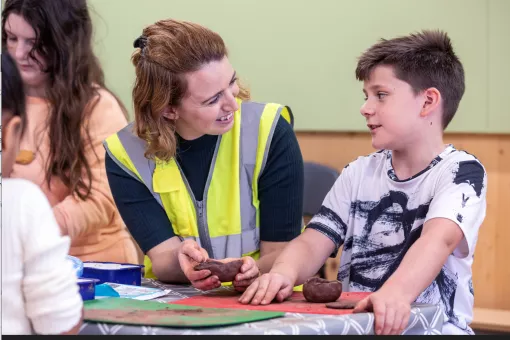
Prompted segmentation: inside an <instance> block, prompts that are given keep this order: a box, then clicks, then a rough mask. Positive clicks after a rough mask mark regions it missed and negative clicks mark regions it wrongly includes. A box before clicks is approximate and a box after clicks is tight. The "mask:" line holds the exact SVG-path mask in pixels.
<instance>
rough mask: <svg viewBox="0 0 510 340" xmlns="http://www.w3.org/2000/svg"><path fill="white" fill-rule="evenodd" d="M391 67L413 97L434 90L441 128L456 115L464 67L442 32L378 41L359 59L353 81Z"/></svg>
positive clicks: (366, 77)
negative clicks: (440, 102) (440, 103)
mask: <svg viewBox="0 0 510 340" xmlns="http://www.w3.org/2000/svg"><path fill="white" fill-rule="evenodd" d="M379 65H388V66H392V67H393V70H394V72H395V76H396V77H397V78H398V79H400V80H402V81H405V82H406V83H408V84H409V85H410V86H411V87H412V88H413V91H414V92H415V94H418V93H419V92H421V91H423V90H425V89H427V88H430V87H435V88H436V89H438V90H439V92H440V93H441V96H442V98H443V120H442V124H443V129H445V128H446V127H447V126H448V124H449V123H450V122H451V120H452V119H453V117H454V116H455V112H456V111H457V108H458V107H459V103H460V100H461V99H462V96H463V95H464V90H465V85H464V68H463V66H462V63H461V62H460V60H459V58H458V57H457V56H456V55H455V53H454V52H453V47H452V44H451V40H450V38H449V37H448V35H447V34H446V33H445V32H442V31H430V30H424V31H422V32H419V33H414V34H410V35H407V36H402V37H397V38H394V39H390V40H387V39H381V40H380V42H378V43H377V44H375V45H373V46H372V47H370V48H369V49H368V50H367V51H365V52H364V53H363V54H362V55H361V57H360V58H359V60H358V66H357V67H356V78H357V79H358V80H361V81H363V80H366V79H368V78H369V77H370V74H371V72H372V70H373V69H374V67H376V66H379Z"/></svg>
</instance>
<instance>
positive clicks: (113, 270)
mask: <svg viewBox="0 0 510 340" xmlns="http://www.w3.org/2000/svg"><path fill="white" fill-rule="evenodd" d="M143 267H144V266H143V265H138V264H131V263H115V262H92V261H87V262H83V274H82V277H87V278H93V279H98V280H99V282H98V284H101V283H104V282H112V283H121V284H125V285H133V286H140V285H141V284H142V268H143Z"/></svg>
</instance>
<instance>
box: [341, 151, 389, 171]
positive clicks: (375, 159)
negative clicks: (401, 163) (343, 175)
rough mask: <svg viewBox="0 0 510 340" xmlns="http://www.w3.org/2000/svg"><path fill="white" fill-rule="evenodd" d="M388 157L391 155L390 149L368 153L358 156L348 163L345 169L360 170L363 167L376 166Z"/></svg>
mask: <svg viewBox="0 0 510 340" xmlns="http://www.w3.org/2000/svg"><path fill="white" fill-rule="evenodd" d="M388 157H390V153H389V151H388V150H379V151H376V152H372V153H370V154H368V155H364V156H358V157H357V158H356V159H355V160H353V161H352V162H350V163H349V164H347V165H346V166H345V167H344V170H345V169H349V171H359V170H361V169H367V168H376V167H377V166H378V165H380V164H383V163H384V162H385V160H386V159H387V158H388Z"/></svg>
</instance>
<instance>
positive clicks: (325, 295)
mask: <svg viewBox="0 0 510 340" xmlns="http://www.w3.org/2000/svg"><path fill="white" fill-rule="evenodd" d="M340 294H342V283H341V282H340V281H328V280H326V279H321V278H320V277H312V278H309V279H308V280H306V281H305V283H304V285H303V295H304V296H305V299H306V301H308V302H319V303H325V302H333V301H336V300H337V299H338V298H339V297H340Z"/></svg>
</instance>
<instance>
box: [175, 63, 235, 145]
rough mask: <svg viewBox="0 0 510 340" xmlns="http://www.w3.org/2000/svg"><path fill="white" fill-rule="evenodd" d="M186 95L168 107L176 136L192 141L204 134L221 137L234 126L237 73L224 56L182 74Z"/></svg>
mask: <svg viewBox="0 0 510 340" xmlns="http://www.w3.org/2000/svg"><path fill="white" fill-rule="evenodd" d="M185 78H186V82H187V93H186V94H185V95H184V98H183V99H182V100H181V103H180V105H179V106H177V107H173V108H171V111H172V114H173V116H172V117H173V119H175V125H176V130H177V133H178V134H179V135H180V136H181V137H182V138H184V139H187V140H193V139H196V138H199V137H201V136H203V135H206V134H207V135H221V134H224V133H226V132H228V131H229V130H230V129H231V128H232V126H233V125H234V112H235V111H237V110H238V109H239V105H238V104H237V101H236V96H237V95H238V93H239V86H238V85H237V78H236V72H235V71H234V68H233V67H232V65H231V64H230V62H229V60H228V58H227V57H226V56H225V57H224V58H223V59H222V60H220V61H212V62H210V63H207V64H204V65H203V66H202V67H201V68H200V69H199V70H198V71H195V72H190V73H188V74H186V75H185Z"/></svg>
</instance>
